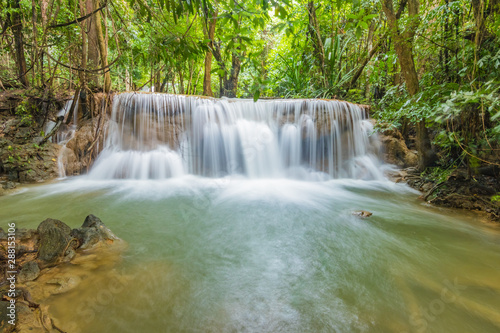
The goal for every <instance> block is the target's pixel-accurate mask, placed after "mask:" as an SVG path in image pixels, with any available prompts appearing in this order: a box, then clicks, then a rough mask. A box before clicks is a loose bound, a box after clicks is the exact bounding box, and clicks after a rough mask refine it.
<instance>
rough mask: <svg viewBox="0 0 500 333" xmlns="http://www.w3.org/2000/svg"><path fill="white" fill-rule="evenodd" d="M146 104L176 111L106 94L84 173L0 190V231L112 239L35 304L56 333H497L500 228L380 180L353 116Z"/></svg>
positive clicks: (289, 107)
mask: <svg viewBox="0 0 500 333" xmlns="http://www.w3.org/2000/svg"><path fill="white" fill-rule="evenodd" d="M149 96H150V97H147V98H146V97H143V95H140V97H139V98H140V99H144V100H149V103H152V101H153V100H154V99H159V100H161V101H163V102H164V101H165V100H166V99H168V98H171V99H173V100H175V101H177V102H179V104H178V105H177V107H176V108H173V110H174V111H172V114H169V115H168V116H167V114H166V113H165V114H162V113H161V112H160V113H156V114H155V115H154V118H152V116H151V110H158V109H157V108H156V107H154V108H151V109H149V110H148V109H147V110H144V107H141V108H142V111H139V109H137V108H136V106H137V105H139V104H137V100H136V101H135V104H133V105H132V104H129V108H128V109H127V108H126V107H123V105H122V107H120V108H121V110H122V111H121V112H120V111H119V108H117V107H116V105H117V103H118V104H119V103H121V102H123V103H130V101H131V99H132V100H133V98H134V97H133V96H132V97H131V96H130V95H124V96H123V97H122V98H125V97H127V98H128V99H129V100H128V101H126V99H118V101H115V104H114V110H113V115H112V117H113V118H112V122H111V123H110V124H109V127H108V132H107V143H106V147H105V149H104V151H103V153H102V154H101V156H100V157H99V159H98V161H97V162H96V165H95V167H94V169H92V170H91V172H90V173H89V175H86V176H80V177H74V178H69V179H66V180H64V181H60V182H57V183H54V184H49V185H43V186H32V187H28V188H27V190H25V191H23V192H21V193H18V194H15V195H9V196H4V197H0V206H1V207H2V209H1V210H0V221H2V222H4V223H7V222H9V221H12V220H15V221H17V225H18V227H36V225H37V224H38V223H39V222H41V221H42V220H43V219H45V218H47V217H52V218H57V219H60V220H62V221H65V222H66V223H68V224H69V225H70V226H71V227H78V226H80V225H81V223H82V222H83V220H84V218H85V216H86V215H88V214H90V213H92V214H95V215H96V216H99V217H100V218H101V219H102V220H103V221H104V223H106V224H107V225H108V226H109V227H110V229H111V230H113V231H114V232H115V233H116V234H117V236H119V237H120V238H122V239H123V240H125V241H126V242H127V243H128V248H127V250H125V252H124V253H123V255H122V260H121V261H120V262H119V263H118V264H117V266H116V267H114V268H113V269H106V267H103V268H102V269H100V270H98V271H96V272H94V273H93V274H92V275H91V276H90V277H89V278H87V279H86V280H84V281H83V282H82V283H81V284H80V285H79V286H78V287H77V288H76V289H75V290H73V291H72V292H70V293H67V294H63V295H56V296H53V297H51V298H50V299H49V302H50V304H51V313H52V314H53V315H54V316H55V317H56V319H57V320H58V323H61V326H63V327H69V329H68V331H70V332H111V333H114V332H498V331H499V330H500V283H499V281H500V230H499V229H498V228H497V227H494V226H489V225H487V224H485V223H483V222H482V221H480V219H479V217H478V215H475V214H472V213H467V212H462V211H453V210H446V209H437V208H433V207H428V206H427V205H425V204H424V203H422V202H421V201H420V200H419V199H418V194H417V193H415V192H414V191H412V190H410V189H409V188H408V187H406V186H405V185H402V184H394V183H391V182H389V181H387V180H385V179H384V178H383V176H382V172H381V170H382V169H383V167H381V166H379V164H378V162H377V158H376V151H377V149H376V147H375V146H374V144H375V143H376V139H375V138H374V137H373V136H370V134H371V129H370V123H369V122H368V121H367V119H365V114H364V112H362V110H361V109H359V108H357V107H354V106H352V105H347V104H344V105H343V104H341V103H339V102H328V101H301V102H295V103H293V102H291V101H283V102H276V101H273V102H262V103H257V104H258V105H254V106H252V104H251V102H246V101H244V102H237V101H231V100H227V101H212V100H196V99H193V100H190V99H188V100H184V99H183V98H173V97H168V96H161V95H149ZM159 96H160V97H159ZM163 102H162V103H163ZM180 102H182V103H180ZM239 103H241V105H239ZM245 103H248V105H245ZM297 103H298V104H302V106H300V107H299V106H297V105H295V104H297ZM329 103H331V104H329ZM165 104H166V105H171V104H170V102H169V103H165ZM124 105H125V104H124ZM304 105H305V106H306V107H304ZM250 108H255V109H254V110H255V111H248V110H249V109H250ZM196 110H198V111H196ZM228 110H231V111H230V112H229V111H228ZM337 110H338V111H337ZM342 110H343V111H342ZM125 112H130V114H129V116H125V115H124V113H125ZM144 112H146V113H147V114H149V115H145V114H144ZM169 112H170V111H169ZM197 112H199V113H201V114H199V115H197V114H196V113H197ZM218 112H219V113H218ZM176 113H177V114H176ZM325 114H326V115H325ZM132 115H133V116H132ZM148 119H149V120H148ZM158 119H159V120H158ZM134 121H135V123H134ZM148 121H149V123H147V122H148ZM323 123H326V124H327V125H325V126H323ZM165 124H168V126H167V125H165ZM172 124H174V125H175V126H173V125H172ZM134 126H135V127H134ZM153 129H154V130H153ZM141 131H142V132H141ZM262 133H267V134H265V135H264V137H265V139H263V140H264V141H261V142H264V144H262V146H259V145H257V146H255V145H254V146H252V145H251V146H250V147H251V149H250V150H252V151H253V152H252V153H251V154H246V153H243V152H241V148H242V147H243V146H244V145H245V142H250V143H252V142H255V141H256V140H257V142H259V141H258V140H259V139H258V138H259V136H260V135H261V134H262ZM332 137H333V138H332ZM332 153H337V154H338V153H341V157H339V156H338V155H335V156H333V157H332V156H331V154H332ZM143 160H146V161H143ZM112 161H114V162H115V163H112ZM358 209H364V210H368V211H371V212H373V216H371V217H370V218H368V219H360V218H357V217H355V216H353V215H352V211H353V210H358ZM65 325H66V326H65Z"/></svg>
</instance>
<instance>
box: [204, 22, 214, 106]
mask: <svg viewBox="0 0 500 333" xmlns="http://www.w3.org/2000/svg"><path fill="white" fill-rule="evenodd" d="M216 25H217V12H215V13H214V14H213V16H212V18H211V19H210V20H209V22H208V31H207V29H206V28H205V27H204V29H203V31H204V32H205V37H206V38H207V39H209V40H210V41H209V42H208V49H209V50H208V51H207V53H206V54H205V74H204V76H203V95H205V96H211V97H213V96H214V93H213V91H212V73H211V71H212V51H211V50H212V49H213V47H214V43H213V40H214V37H215V27H216Z"/></svg>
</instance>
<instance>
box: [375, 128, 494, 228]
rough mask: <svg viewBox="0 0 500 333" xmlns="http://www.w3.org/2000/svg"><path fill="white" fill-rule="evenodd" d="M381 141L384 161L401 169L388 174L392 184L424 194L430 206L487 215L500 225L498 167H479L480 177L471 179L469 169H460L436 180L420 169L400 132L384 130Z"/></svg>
mask: <svg viewBox="0 0 500 333" xmlns="http://www.w3.org/2000/svg"><path fill="white" fill-rule="evenodd" d="M380 140H381V143H382V150H383V158H384V160H385V162H386V163H390V164H394V165H396V166H398V167H400V168H401V169H400V170H398V171H395V172H390V173H389V174H388V176H389V177H390V178H391V179H392V180H393V181H395V182H406V183H407V184H408V185H409V186H411V187H412V188H414V189H416V190H418V191H421V192H422V196H421V198H422V199H423V200H424V201H426V202H428V203H430V204H433V205H436V206H439V207H449V208H459V209H467V210H475V211H480V212H484V213H486V214H487V215H488V217H489V219H490V220H492V221H495V222H500V197H499V194H500V169H499V168H497V167H494V166H489V167H484V168H480V169H478V174H476V175H474V176H472V177H470V176H469V175H468V174H467V170H465V169H463V168H457V169H455V170H453V171H451V172H449V174H447V175H444V174H443V175H440V177H436V175H432V174H430V173H425V172H420V171H418V170H417V168H416V165H417V161H418V156H417V152H416V151H414V150H410V149H408V147H407V146H406V143H405V140H404V138H403V136H402V135H401V133H399V132H398V131H397V130H385V131H383V132H382V133H381V134H380Z"/></svg>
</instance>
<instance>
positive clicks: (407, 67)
mask: <svg viewBox="0 0 500 333" xmlns="http://www.w3.org/2000/svg"><path fill="white" fill-rule="evenodd" d="M405 3H408V14H409V21H408V24H407V27H406V28H405V30H404V32H403V33H401V32H400V31H399V22H398V20H399V17H400V16H401V13H402V11H403V8H404V4H405ZM382 9H383V11H384V13H385V15H386V17H387V22H388V24H389V28H390V32H391V35H392V38H393V40H394V48H395V49H396V54H397V55H398V60H399V64H400V66H401V72H402V74H403V77H404V79H405V82H406V89H407V90H408V94H409V95H410V96H411V97H413V96H415V95H416V94H417V93H418V91H419V89H420V88H419V82H418V75H417V71H416V69H415V62H414V61H413V45H412V42H413V37H414V36H415V32H416V29H417V28H418V25H419V16H418V10H419V0H408V1H406V0H402V1H401V4H400V8H399V11H398V12H397V13H395V12H394V9H393V6H392V0H383V2H382ZM417 150H418V157H419V158H418V168H419V169H420V170H422V171H423V170H424V169H425V168H426V167H428V166H430V165H432V164H433V163H434V161H435V159H436V155H435V153H434V151H433V150H432V146H431V141H430V139H429V133H428V131H427V127H426V126H425V118H424V119H421V120H420V121H419V122H418V123H417Z"/></svg>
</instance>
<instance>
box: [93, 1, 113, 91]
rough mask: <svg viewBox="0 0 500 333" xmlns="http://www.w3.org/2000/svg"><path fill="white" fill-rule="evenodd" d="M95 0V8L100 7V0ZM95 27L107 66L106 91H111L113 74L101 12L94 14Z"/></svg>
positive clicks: (104, 62) (102, 56) (105, 74)
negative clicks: (110, 69) (110, 67)
mask: <svg viewBox="0 0 500 333" xmlns="http://www.w3.org/2000/svg"><path fill="white" fill-rule="evenodd" d="M93 1H94V8H99V3H98V1H99V0H93ZM94 18H95V27H96V33H97V41H98V43H99V52H100V53H101V65H102V67H105V69H104V92H106V93H109V92H110V91H111V75H110V74H109V68H106V67H107V66H108V50H107V48H106V41H105V40H104V33H103V31H102V23H101V13H100V12H97V13H95V14H94Z"/></svg>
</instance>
